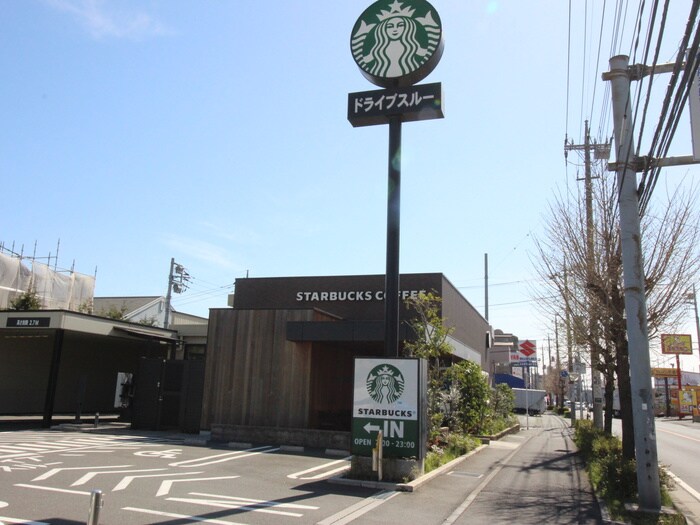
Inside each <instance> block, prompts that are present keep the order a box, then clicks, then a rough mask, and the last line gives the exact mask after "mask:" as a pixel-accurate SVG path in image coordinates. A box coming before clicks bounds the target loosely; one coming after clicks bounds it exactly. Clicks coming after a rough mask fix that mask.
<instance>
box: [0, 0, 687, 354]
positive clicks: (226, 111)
mask: <svg viewBox="0 0 700 525" xmlns="http://www.w3.org/2000/svg"><path fill="white" fill-rule="evenodd" d="M369 3H370V2H369V1H368V0H343V1H341V2H338V1H334V2H320V1H318V0H306V1H304V2H289V1H282V0H273V1H271V2H264V3H259V2H243V1H240V0H231V1H227V2H222V1H219V2H213V1H211V2H197V3H193V2H191V1H184V0H168V1H155V0H140V1H136V0H123V1H119V2H117V1H107V0H104V1H102V0H8V1H7V2H4V4H3V16H2V17H0V71H2V78H3V80H2V82H0V115H2V122H3V124H2V126H0V177H1V179H2V181H3V187H4V188H5V193H4V195H5V199H3V201H4V206H3V208H4V209H3V217H4V218H3V221H2V228H0V242H4V244H5V245H6V246H8V245H11V244H12V243H14V245H15V251H19V249H20V247H22V246H23V247H24V253H25V254H31V253H32V252H33V250H34V246H35V243H36V246H37V255H38V256H46V255H48V253H49V252H51V253H52V254H54V255H55V253H56V246H57V243H58V241H59V239H60V251H59V260H58V265H59V267H64V268H70V267H71V266H72V264H73V261H75V269H76V271H79V272H81V273H87V274H92V273H94V272H95V269H97V285H96V294H97V295H99V296H112V295H164V294H165V292H166V289H167V276H168V269H169V263H170V258H171V257H174V258H175V259H176V260H177V261H178V262H179V263H181V264H182V265H184V266H185V267H186V268H187V270H188V271H189V273H190V274H191V275H192V276H193V278H194V280H193V282H192V286H191V288H190V289H189V290H188V291H187V292H185V293H184V294H182V295H178V296H175V299H174V302H173V304H174V306H175V307H176V308H177V309H178V310H181V311H185V312H189V313H193V314H197V315H204V316H206V315H207V313H208V309H209V308H211V307H223V306H225V305H226V296H227V294H228V293H229V292H231V291H232V283H233V282H234V280H235V279H236V278H239V277H244V276H245V275H246V274H249V275H250V276H252V277H268V276H296V275H343V274H353V275H354V274H376V273H383V272H384V270H385V250H386V244H385V243H386V191H387V190H386V187H387V181H386V179H387V146H388V129H387V128H386V127H385V126H375V127H368V128H352V126H351V125H350V124H349V123H348V121H347V118H346V114H347V107H346V105H347V94H348V93H349V92H355V91H366V90H371V89H376V87H375V86H373V85H371V84H369V83H368V82H367V81H366V80H365V79H364V77H363V76H362V75H361V74H360V71H359V69H358V68H357V66H356V65H355V63H354V61H353V59H352V56H351V53H350V46H349V40H350V31H351V29H352V26H353V25H354V23H355V21H356V20H357V18H358V17H359V15H360V14H361V13H362V11H363V10H364V9H365V8H366V7H367V6H368V5H369ZM432 3H433V5H434V6H435V8H436V9H437V10H438V12H439V13H440V16H441V18H442V22H443V30H444V35H445V51H444V54H443V57H442V60H441V62H440V64H439V65H438V67H437V68H436V69H435V71H434V72H433V73H432V74H431V75H430V76H429V77H428V78H427V79H426V82H442V84H443V90H444V93H445V115H446V116H445V119H442V120H433V121H425V122H415V123H407V124H405V125H404V126H403V159H402V203H401V271H402V272H411V273H412V272H442V273H444V274H445V275H446V276H447V278H448V279H450V281H451V282H452V283H453V284H454V285H455V286H457V287H458V288H459V289H460V290H461V291H462V293H463V294H464V295H465V297H466V298H467V299H468V300H469V301H470V302H471V303H472V304H473V305H474V306H475V307H476V308H477V309H478V310H479V311H481V312H482V313H483V312H484V291H483V276H484V254H485V253H488V254H489V262H490V265H489V281H490V283H491V285H492V287H491V289H490V291H489V302H490V308H489V311H490V320H491V322H492V324H493V325H494V327H495V328H500V329H503V330H505V331H507V332H513V333H515V334H517V335H518V336H519V337H520V338H521V339H525V338H528V339H537V340H538V341H539V342H540V346H541V347H542V346H543V345H546V342H545V340H546V337H547V335H553V327H552V321H551V320H548V319H545V318H543V317H542V316H541V315H540V314H539V313H538V311H537V308H536V305H535V304H534V303H533V301H532V300H531V297H530V287H532V286H535V287H536V286H537V281H536V280H535V277H534V272H533V270H532V267H531V263H530V260H531V258H532V257H533V256H534V255H533V254H534V250H533V245H532V238H533V236H535V235H537V234H538V233H539V232H541V231H542V226H541V225H542V221H543V214H544V213H545V212H546V210H547V205H548V202H550V201H551V199H552V194H553V191H554V190H555V189H556V188H557V187H565V186H566V185H575V184H577V183H576V167H575V166H571V165H570V166H568V167H567V165H566V164H565V162H564V155H563V141H564V136H565V134H566V133H568V136H569V138H571V139H573V140H574V141H575V142H577V143H579V142H581V141H582V140H583V138H582V129H583V119H585V118H590V119H591V121H592V125H593V130H594V134H595V133H597V131H596V130H602V134H603V135H604V136H609V135H610V134H611V129H612V123H611V122H599V121H597V119H599V118H600V107H602V106H603V104H604V103H605V97H609V95H608V94H607V92H606V91H605V85H604V83H603V82H602V81H600V74H601V73H602V72H603V71H604V70H605V69H606V68H607V60H608V58H609V56H608V55H609V54H610V50H611V49H613V47H614V46H615V45H617V47H616V48H615V49H616V51H620V52H624V53H629V49H630V45H631V42H632V24H633V19H634V17H633V13H631V12H630V14H629V15H628V18H629V19H630V20H632V21H631V22H629V25H628V26H627V27H626V29H625V31H626V33H623V34H622V35H620V36H619V37H618V38H619V42H618V43H617V44H611V43H610V41H611V38H612V34H613V33H612V29H611V28H609V27H607V25H606V26H605V29H604V36H603V40H604V42H605V43H604V44H603V46H602V47H603V51H602V55H601V56H600V60H599V61H598V57H597V45H598V39H599V36H600V35H599V24H600V19H601V12H600V10H601V9H602V7H601V6H602V2H595V1H591V2H588V3H586V4H587V5H589V9H590V11H589V12H588V13H585V12H584V10H583V5H584V3H583V2H574V3H573V4H574V7H573V11H572V24H571V34H569V11H568V4H569V3H568V2H565V1H563V0H558V1H554V0H547V1H545V0H535V1H531V2H523V1H521V0H503V1H496V0H491V1H482V0H469V1H467V0H434V1H433V2H432ZM608 3H609V4H611V3H612V2H608ZM682 4H684V3H682V2H678V3H675V6H673V8H674V9H676V11H673V12H672V13H671V14H670V17H669V27H668V29H667V32H668V34H669V35H670V36H669V37H668V48H665V50H664V53H665V56H664V54H663V53H662V57H663V60H664V61H665V60H672V59H673V58H674V46H675V45H677V43H678V41H679V40H680V38H681V31H682V30H683V27H684V24H685V19H686V17H687V12H686V11H687V8H685V7H683V5H682ZM682 7H683V8H682ZM681 8H682V9H681ZM610 9H611V8H610V7H609V10H610ZM631 10H632V8H630V11H631ZM612 16H613V13H612V12H611V11H609V12H608V13H607V14H606V17H607V19H606V20H607V21H608V22H606V24H607V23H609V22H610V20H612ZM584 35H586V38H585V40H584ZM569 42H570V44H569ZM569 50H570V51H569ZM569 56H571V61H570V62H569V61H568V60H567V59H568V57H569ZM567 79H568V80H567ZM582 108H583V109H582ZM690 147H691V145H690V140H689V138H688V134H687V131H685V130H681V131H679V133H678V137H677V139H676V140H675V141H674V146H673V148H672V153H674V151H675V153H676V154H688V153H690ZM696 169H697V168H689V169H687V170H686V169H685V168H684V169H683V170H684V173H685V171H690V172H691V173H692V170H696ZM689 323H691V324H690V325H689V328H688V330H689V331H691V333H694V327H693V325H692V318H691V317H690V315H689Z"/></svg>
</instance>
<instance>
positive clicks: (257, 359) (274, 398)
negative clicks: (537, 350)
mask: <svg viewBox="0 0 700 525" xmlns="http://www.w3.org/2000/svg"><path fill="white" fill-rule="evenodd" d="M400 282H401V286H400V292H399V296H400V298H401V299H402V303H403V299H405V298H408V297H411V296H417V295H418V294H419V293H420V292H423V293H427V292H432V293H434V294H436V295H438V296H440V297H441V298H442V304H441V309H442V311H441V316H442V317H443V318H444V319H445V321H446V325H447V326H450V327H453V329H454V330H453V332H452V335H451V340H450V343H451V344H452V347H453V348H454V354H453V359H454V360H463V359H467V360H470V361H473V362H476V363H478V364H479V365H481V366H482V368H483V367H484V366H485V355H486V345H487V341H488V337H487V333H488V331H489V325H488V322H487V321H486V320H485V319H484V318H483V317H482V316H481V314H479V312H477V310H476V309H475V308H474V307H473V306H472V305H471V304H470V303H469V301H467V300H466V299H465V298H464V297H463V296H462V295H461V294H460V293H459V291H458V290H457V289H456V288H455V287H454V286H453V285H452V284H451V283H450V282H449V281H448V280H447V279H446V278H445V276H443V275H442V274H440V273H427V274H405V275H401V280H400ZM235 290H236V292H235V295H234V299H233V308H222V309H212V310H211V311H210V317H209V333H208V345H207V359H206V372H205V392H204V401H203V411H202V428H204V429H210V430H211V432H212V438H213V439H214V440H222V441H226V440H228V441H243V442H276V443H280V442H284V443H288V444H299V445H306V446H326V447H339V448H343V447H346V448H347V449H349V446H347V443H346V442H345V441H344V440H346V439H349V437H344V436H345V434H348V435H349V431H350V424H351V412H352V403H353V366H354V358H355V357H379V356H384V355H385V353H384V276H383V275H363V276H337V277H280V278H245V279H237V280H236V285H235ZM410 316H411V312H410V311H409V310H408V308H406V307H405V306H403V305H402V307H401V323H400V336H399V339H400V347H403V344H404V342H405V341H406V340H407V339H409V338H412V337H415V335H414V334H412V333H411V332H410V329H409V327H408V326H407V323H406V320H408V319H409V318H410Z"/></svg>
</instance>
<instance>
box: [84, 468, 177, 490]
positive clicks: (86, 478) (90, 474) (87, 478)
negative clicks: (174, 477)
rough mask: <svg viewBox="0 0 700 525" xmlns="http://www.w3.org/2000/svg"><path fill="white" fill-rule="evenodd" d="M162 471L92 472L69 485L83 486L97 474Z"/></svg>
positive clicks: (145, 469)
mask: <svg viewBox="0 0 700 525" xmlns="http://www.w3.org/2000/svg"><path fill="white" fill-rule="evenodd" d="M163 470H165V469H164V468H143V469H136V470H103V471H101V472H94V471H93V472H88V473H87V474H85V475H84V476H83V477H82V478H80V479H78V481H76V482H75V483H73V484H72V485H71V487H77V486H78V485H85V484H86V483H87V482H88V481H90V480H91V479H92V478H94V477H95V476H97V475H98V474H128V473H129V472H156V471H163ZM125 479H126V478H125Z"/></svg>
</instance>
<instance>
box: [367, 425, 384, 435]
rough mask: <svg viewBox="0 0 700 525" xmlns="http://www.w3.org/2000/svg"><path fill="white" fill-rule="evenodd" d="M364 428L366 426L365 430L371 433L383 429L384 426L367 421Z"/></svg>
mask: <svg viewBox="0 0 700 525" xmlns="http://www.w3.org/2000/svg"><path fill="white" fill-rule="evenodd" d="M362 428H364V429H365V432H367V433H368V434H371V433H372V432H373V431H374V432H379V431H380V430H381V429H382V427H380V426H378V425H373V424H372V423H367V424H366V425H365V426H364V427H362Z"/></svg>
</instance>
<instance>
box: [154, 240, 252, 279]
mask: <svg viewBox="0 0 700 525" xmlns="http://www.w3.org/2000/svg"><path fill="white" fill-rule="evenodd" d="M163 244H165V245H166V246H169V247H170V248H172V249H173V250H175V251H176V252H177V253H179V254H183V255H184V254H186V255H187V257H189V258H192V259H197V260H200V261H205V262H207V263H209V264H210V265H212V266H216V267H219V268H222V269H224V270H227V271H240V267H239V266H238V265H236V263H235V261H234V259H233V257H232V256H231V254H230V253H229V252H228V251H227V250H225V249H224V248H221V247H220V246H217V245H215V244H212V243H210V242H207V241H202V240H199V239H192V238H187V237H182V236H178V235H166V236H165V237H164V238H163ZM178 257H179V256H178ZM178 262H182V261H178ZM183 264H185V266H187V264H186V263H184V262H183Z"/></svg>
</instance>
